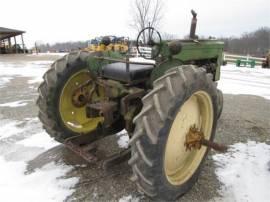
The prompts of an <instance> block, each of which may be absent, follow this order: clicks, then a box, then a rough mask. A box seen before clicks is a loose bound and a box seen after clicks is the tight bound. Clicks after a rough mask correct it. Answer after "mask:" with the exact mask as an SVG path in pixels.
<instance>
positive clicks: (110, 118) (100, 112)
mask: <svg viewBox="0 0 270 202" xmlns="http://www.w3.org/2000/svg"><path fill="white" fill-rule="evenodd" d="M117 108H118V107H117V103H116V102H113V101H101V102H97V103H92V104H88V105H87V108H86V110H87V111H86V114H87V117H89V118H94V117H97V116H103V117H104V124H105V126H110V125H111V124H112V123H114V121H115V118H114V112H115V111H117Z"/></svg>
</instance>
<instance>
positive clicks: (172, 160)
mask: <svg viewBox="0 0 270 202" xmlns="http://www.w3.org/2000/svg"><path fill="white" fill-rule="evenodd" d="M194 125H195V126H196V127H197V128H199V130H201V131H202V132H203V133H204V137H205V139H210V137H211V132H212V125H213V105H212V100H211V98H210V96H209V95H208V94H207V93H206V92H204V91H197V92H196V93H194V94H193V95H192V96H191V97H190V98H189V99H188V100H187V101H186V102H185V103H184V104H183V105H182V107H181V108H180V110H179V111H178V113H177V115H176V117H175V120H174V122H173V124H172V126H171V129H170V131H169V136H168V139H167V143H166V148H165V157H164V170H165V174H166V177H167V180H168V181H169V182H170V183H171V184H173V185H181V184H183V183H185V182H186V181H187V180H188V179H190V178H191V177H192V175H193V174H194V173H195V171H196V170H197V168H198V167H199V165H200V163H201V161H202V159H203V157H204V155H205V152H206V150H207V149H206V148H205V147H201V148H200V149H199V150H195V149H194V150H191V151H186V147H185V146H184V142H185V138H186V134H187V133H188V132H189V129H190V127H191V126H194Z"/></svg>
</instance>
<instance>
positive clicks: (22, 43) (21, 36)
mask: <svg viewBox="0 0 270 202" xmlns="http://www.w3.org/2000/svg"><path fill="white" fill-rule="evenodd" d="M21 38H22V48H23V53H25V46H24V40H23V34H21Z"/></svg>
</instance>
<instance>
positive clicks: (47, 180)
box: [0, 60, 79, 202]
mask: <svg viewBox="0 0 270 202" xmlns="http://www.w3.org/2000/svg"><path fill="white" fill-rule="evenodd" d="M52 62H53V61H42V60H41V61H24V62H23V61H19V62H0V88H4V87H6V86H7V85H9V82H11V80H14V81H15V80H16V79H17V78H18V77H29V80H28V84H34V83H37V82H40V81H41V79H42V76H43V74H44V72H45V71H46V70H47V69H48V67H49V66H50V64H51V63H52ZM20 96H22V95H19V96H18V97H20ZM18 97H17V98H16V96H14V101H13V102H8V103H2V104H0V107H13V108H15V109H16V108H17V107H27V106H26V105H27V104H29V101H30V100H21V99H18ZM0 131H1V133H0V179H1V180H0V195H1V201H5V202H15V201H22V202H29V201H41V202H43V201H44V202H47V201H57V202H58V201H64V200H65V199H66V198H67V197H68V196H70V195H71V194H72V193H73V192H74V191H75V190H74V186H75V184H76V183H77V182H78V180H79V179H78V178H74V177H73V178H70V177H67V176H66V175H67V173H69V172H70V171H71V170H72V169H73V167H72V166H67V165H66V164H65V163H63V162H57V163H55V162H50V163H47V164H45V165H43V166H41V167H40V168H36V169H35V170H33V171H32V170H31V172H29V170H28V168H27V166H28V161H31V160H33V159H34V158H36V157H37V156H38V155H40V154H42V153H44V152H46V151H47V150H49V149H51V148H53V147H55V146H57V145H59V143H57V142H55V141H54V140H53V139H52V138H50V137H49V135H48V134H46V132H45V131H44V130H43V129H42V127H41V123H40V122H39V120H38V119H37V118H25V119H23V120H20V121H17V120H12V119H4V118H3V115H2V114H0Z"/></svg>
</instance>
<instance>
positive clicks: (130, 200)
mask: <svg viewBox="0 0 270 202" xmlns="http://www.w3.org/2000/svg"><path fill="white" fill-rule="evenodd" d="M139 201H140V199H139V198H136V197H132V195H128V196H123V197H122V198H120V199H119V200H118V202H139Z"/></svg>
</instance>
